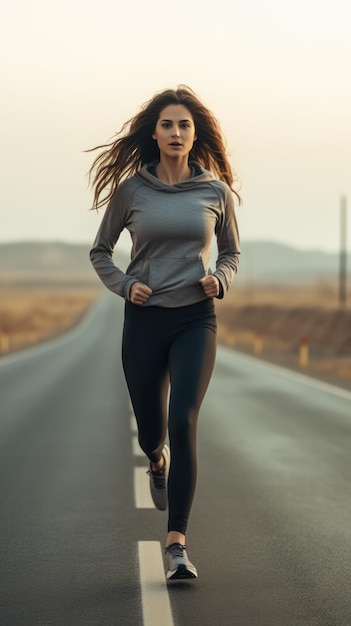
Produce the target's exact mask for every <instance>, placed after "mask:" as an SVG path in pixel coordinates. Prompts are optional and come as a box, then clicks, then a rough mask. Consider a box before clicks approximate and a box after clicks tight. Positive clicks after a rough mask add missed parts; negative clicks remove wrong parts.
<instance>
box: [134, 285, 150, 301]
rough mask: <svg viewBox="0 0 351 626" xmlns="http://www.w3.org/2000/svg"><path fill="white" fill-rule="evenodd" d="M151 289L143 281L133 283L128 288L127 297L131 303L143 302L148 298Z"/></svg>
mask: <svg viewBox="0 0 351 626" xmlns="http://www.w3.org/2000/svg"><path fill="white" fill-rule="evenodd" d="M151 294H152V289H150V287H148V286H147V285H144V283H140V282H136V283H133V284H132V286H131V288H130V294H129V298H130V301H131V302H132V303H133V304H144V302H146V300H148V299H149V298H150V296H151Z"/></svg>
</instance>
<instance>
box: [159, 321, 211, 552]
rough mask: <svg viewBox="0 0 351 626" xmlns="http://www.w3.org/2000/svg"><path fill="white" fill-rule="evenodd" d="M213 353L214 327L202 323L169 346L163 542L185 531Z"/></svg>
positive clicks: (192, 494) (183, 333)
mask: <svg viewBox="0 0 351 626" xmlns="http://www.w3.org/2000/svg"><path fill="white" fill-rule="evenodd" d="M212 323H213V322H212ZM215 356H216V333H215V329H214V328H209V327H208V325H205V324H204V325H197V326H194V327H193V328H190V329H188V330H185V331H183V332H182V333H180V334H179V335H178V337H177V338H176V339H175V340H174V342H173V344H172V346H171V349H170V354H169V371H170V382H171V395H170V407H169V439H170V447H171V468H170V473H169V480H168V498H169V521H168V531H169V535H168V538H167V541H166V545H168V544H169V543H172V538H173V537H175V536H176V535H175V534H174V533H173V535H172V532H171V531H177V533H182V534H183V535H185V532H186V528H187V522H188V517H189V514H190V509H191V505H192V501H193V497H194V493H195V485H196V475H197V450H196V435H197V417H198V413H199V410H200V406H201V403H202V400H203V398H204V396H205V393H206V390H207V387H208V384H209V382H210V378H211V375H212V371H213V367H214V362H215ZM174 540H176V539H174V538H173V541H174Z"/></svg>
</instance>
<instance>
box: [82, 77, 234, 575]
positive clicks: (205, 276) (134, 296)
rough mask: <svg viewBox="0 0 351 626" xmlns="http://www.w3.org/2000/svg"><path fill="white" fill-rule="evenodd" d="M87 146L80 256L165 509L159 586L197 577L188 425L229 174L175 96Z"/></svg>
mask: <svg viewBox="0 0 351 626" xmlns="http://www.w3.org/2000/svg"><path fill="white" fill-rule="evenodd" d="M98 148H100V149H101V148H103V151H102V153H101V154H100V155H99V156H98V157H97V158H96V159H95V161H94V163H93V166H92V168H91V170H90V180H92V184H93V187H94V188H95V192H94V202H93V208H95V209H98V208H99V207H101V206H103V205H104V204H105V203H107V204H108V206H107V210H106V213H105V215H104V217H103V219H102V222H101V226H100V228H99V231H98V233H97V236H96V239H95V242H94V244H93V247H92V249H91V252H90V258H91V261H92V263H93V265H94V267H95V270H96V272H97V273H98V275H99V276H100V278H101V280H102V281H103V283H104V284H105V285H106V287H108V288H109V289H110V290H111V291H113V292H114V293H116V294H118V295H119V296H121V297H122V298H124V299H125V319H124V330H123V342H122V361H123V368H124V373H125V377H126V382H127V386H128V389H129V393H130V397H131V401H132V405H133V409H134V413H135V417H136V420H137V425H138V437H139V443H140V446H141V448H142V450H143V451H144V452H145V454H146V455H147V457H148V459H149V462H150V468H149V471H148V474H149V476H150V490H151V495H152V498H153V501H154V504H155V506H156V507H157V508H158V509H160V510H165V509H166V508H167V505H168V509H169V516H168V534H167V537H166V542H165V558H166V562H167V574H166V575H167V579H175V578H196V577H197V570H196V568H195V566H194V565H193V564H192V563H191V562H190V561H189V559H188V556H187V551H186V545H185V533H186V529H187V524H188V518H189V514H190V509H191V505H192V501H193V497H194V492H195V483H196V473H197V457H196V430H197V417H198V413H199V409H200V406H201V403H202V400H203V398H204V395H205V392H206V390H207V387H208V384H209V381H210V378H211V374H212V370H213V366H214V362H215V352H216V315H215V308H214V300H213V299H214V298H223V296H224V294H225V292H226V291H227V290H228V288H229V286H230V284H231V282H232V278H233V275H234V274H235V273H236V271H237V265H238V255H239V237H238V230H237V224H236V219H235V214H234V200H233V193H232V191H234V190H233V184H234V180H233V179H234V176H233V172H232V170H231V167H230V165H229V162H228V159H227V157H226V153H225V147H224V139H223V137H222V134H221V131H220V128H219V125H218V122H217V121H216V119H215V118H214V117H213V115H212V113H211V112H210V111H209V110H208V109H207V108H206V107H205V106H204V105H203V104H202V103H201V102H200V101H199V99H198V98H197V97H196V96H195V94H194V93H193V92H192V91H191V90H190V89H189V88H188V87H184V86H181V87H179V88H178V89H177V90H166V91H163V92H161V93H159V94H157V95H156V96H155V97H154V98H152V99H151V100H150V101H149V102H147V103H146V104H144V105H143V107H142V109H141V111H140V112H139V113H138V114H137V115H135V117H133V118H132V119H131V120H129V122H126V123H125V124H124V126H123V128H122V130H121V132H120V133H119V134H118V135H117V138H116V139H115V141H113V142H112V143H110V144H106V145H104V146H99V147H98ZM95 149H97V148H94V150H95ZM103 193H104V197H103V196H102V194H103ZM234 194H235V195H236V197H237V199H238V200H239V201H240V198H239V196H238V194H237V193H236V192H235V191H234ZM124 228H126V229H127V230H128V231H129V232H130V234H131V239H132V250H131V262H130V264H129V266H128V268H127V270H126V272H123V271H122V270H121V269H119V268H118V267H116V265H115V264H114V262H113V260H112V253H113V250H114V247H115V245H116V243H117V241H118V238H119V236H120V233H121V232H122V230H123V229H124ZM213 235H215V236H216V237H217V246H218V258H217V262H216V269H215V271H214V272H213V273H212V272H211V270H210V268H209V260H210V249H211V242H212V238H213ZM169 390H170V395H169V396H168V391H169ZM168 397H169V402H168ZM167 404H168V406H167ZM167 429H168V434H169V443H170V449H169V448H168V446H167V445H166V444H165V440H166V436H167ZM171 459H172V460H171Z"/></svg>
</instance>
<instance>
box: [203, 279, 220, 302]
mask: <svg viewBox="0 0 351 626" xmlns="http://www.w3.org/2000/svg"><path fill="white" fill-rule="evenodd" d="M199 282H200V283H201V285H202V288H203V290H204V292H205V294H206V296H207V297H208V298H216V297H217V296H218V295H219V280H218V278H217V276H213V274H210V275H209V276H204V277H203V278H200V281H199Z"/></svg>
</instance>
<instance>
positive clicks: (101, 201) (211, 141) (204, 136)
mask: <svg viewBox="0 0 351 626" xmlns="http://www.w3.org/2000/svg"><path fill="white" fill-rule="evenodd" d="M170 104H182V105H183V106H185V107H186V108H187V109H188V110H189V111H190V113H191V115H192V117H193V120H194V124H195V131H196V137H197V140H196V141H195V142H194V145H193V147H192V150H191V151H190V154H189V160H192V161H197V162H198V163H200V164H201V165H202V166H203V167H204V168H205V169H207V170H211V171H212V172H213V173H214V174H215V175H216V176H218V178H219V180H222V181H224V182H225V183H227V184H228V185H229V187H230V188H231V189H232V191H233V192H234V193H235V195H236V196H237V199H238V201H239V203H240V202H241V199H240V196H239V194H238V193H237V191H235V189H234V183H235V182H236V177H235V174H234V172H233V170H232V168H231V166H230V164H229V161H228V157H227V154H226V148H225V140H224V137H223V134H222V131H221V129H220V126H219V123H218V121H217V120H216V118H215V117H214V115H213V114H212V112H211V111H210V110H209V109H207V108H206V107H205V106H204V105H203V104H202V103H201V102H200V100H199V99H198V98H197V96H196V95H195V94H194V92H193V91H192V90H191V89H189V87H186V86H185V85H180V86H179V87H178V89H176V90H173V89H167V90H165V91H162V92H161V93H159V94H156V95H155V96H154V97H153V98H152V99H151V100H149V101H148V102H146V103H145V104H144V105H143V106H142V107H141V110H140V112H139V113H137V114H136V115H135V116H134V117H133V118H131V119H130V120H128V121H127V122H125V124H123V126H122V128H121V130H120V132H119V133H117V138H116V139H115V140H114V141H112V142H111V143H107V144H104V145H101V146H96V147H95V148H91V149H90V150H87V152H92V151H94V150H101V149H103V151H102V152H101V154H99V156H97V157H96V159H95V160H94V162H93V165H92V167H91V168H90V170H89V183H90V184H91V186H92V188H93V189H94V198H93V206H92V208H93V209H99V208H100V207H102V206H104V205H105V204H107V203H108V202H109V200H110V199H111V198H112V196H113V194H114V192H115V190H116V189H117V187H118V185H119V183H120V182H121V180H122V179H123V178H126V177H128V176H132V175H133V174H135V172H137V171H138V170H139V169H140V168H141V167H142V166H143V165H145V164H148V163H151V162H153V161H159V159H160V151H159V148H158V146H157V142H156V141H155V140H154V139H153V138H152V135H153V133H154V131H155V127H156V123H157V121H158V119H159V116H160V113H161V111H162V110H163V109H164V108H165V107H167V106H168V105H170ZM104 191H105V192H106V193H105V194H104V195H102V194H103V192H104Z"/></svg>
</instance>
